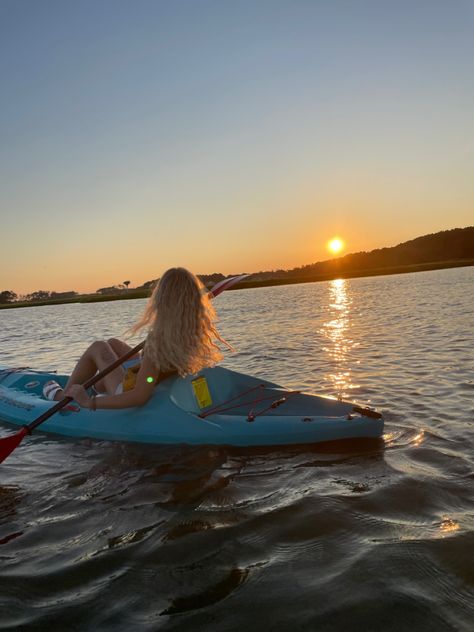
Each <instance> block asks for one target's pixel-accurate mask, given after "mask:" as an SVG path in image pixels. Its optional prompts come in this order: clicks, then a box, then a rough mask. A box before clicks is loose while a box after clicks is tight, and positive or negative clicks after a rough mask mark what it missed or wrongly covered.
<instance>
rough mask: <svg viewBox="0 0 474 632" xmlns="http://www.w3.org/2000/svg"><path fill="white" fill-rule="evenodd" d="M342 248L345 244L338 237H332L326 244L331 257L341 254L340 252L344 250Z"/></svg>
mask: <svg viewBox="0 0 474 632" xmlns="http://www.w3.org/2000/svg"><path fill="white" fill-rule="evenodd" d="M344 246H345V244H344V242H343V240H342V239H340V238H339V237H334V238H333V239H330V240H329V241H328V243H327V248H328V250H329V252H331V253H332V254H333V255H337V254H339V253H340V252H342V250H344Z"/></svg>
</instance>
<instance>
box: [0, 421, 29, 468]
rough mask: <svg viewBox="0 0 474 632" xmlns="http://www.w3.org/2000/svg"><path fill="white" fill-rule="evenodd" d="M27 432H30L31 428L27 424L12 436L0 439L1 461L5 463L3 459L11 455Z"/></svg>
mask: <svg viewBox="0 0 474 632" xmlns="http://www.w3.org/2000/svg"><path fill="white" fill-rule="evenodd" d="M27 434H29V430H28V428H27V427H26V426H23V428H22V429H21V430H19V431H18V432H16V433H15V434H13V435H11V436H10V437H5V439H0V463H3V461H4V460H5V459H6V458H7V457H8V456H10V454H11V453H12V452H13V450H14V449H15V448H16V447H17V446H18V445H19V444H20V443H21V442H22V440H23V437H25V436H26V435H27Z"/></svg>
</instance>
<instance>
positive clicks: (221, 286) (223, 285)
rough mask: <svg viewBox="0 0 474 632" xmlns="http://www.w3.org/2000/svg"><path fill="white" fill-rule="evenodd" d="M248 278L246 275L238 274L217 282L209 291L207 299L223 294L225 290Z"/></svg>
mask: <svg viewBox="0 0 474 632" xmlns="http://www.w3.org/2000/svg"><path fill="white" fill-rule="evenodd" d="M248 276H249V275H248V274H239V275H238V276H234V277H229V278H228V279H224V280H223V281H219V283H216V284H215V285H214V287H213V288H212V290H209V298H215V297H216V296H217V295H218V294H220V293H221V292H224V291H225V290H228V289H229V288H231V287H232V286H233V285H235V284H236V283H240V281H243V280H244V279H246V278H247V277H248Z"/></svg>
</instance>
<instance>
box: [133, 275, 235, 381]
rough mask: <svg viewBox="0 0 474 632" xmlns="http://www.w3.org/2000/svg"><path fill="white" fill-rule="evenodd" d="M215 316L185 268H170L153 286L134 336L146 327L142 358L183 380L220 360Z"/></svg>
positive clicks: (201, 288) (204, 294)
mask: <svg viewBox="0 0 474 632" xmlns="http://www.w3.org/2000/svg"><path fill="white" fill-rule="evenodd" d="M216 320H217V316H216V312H215V310H214V307H213V306H212V304H211V301H210V299H209V298H208V296H207V291H206V289H205V288H204V286H203V284H202V283H201V281H200V280H199V279H198V278H197V277H196V276H195V275H194V274H192V273H191V272H189V271H188V270H186V269H185V268H170V269H169V270H167V271H166V272H165V273H164V274H163V276H162V277H161V279H160V281H159V282H158V283H157V285H156V286H155V288H154V290H153V293H152V295H151V296H150V299H149V301H148V305H147V307H146V309H145V312H144V314H143V316H142V318H141V319H140V320H139V321H138V322H137V324H136V325H135V326H134V327H132V329H131V332H132V333H136V332H138V331H139V330H140V329H142V328H144V327H148V336H147V339H146V344H145V355H146V356H147V357H148V358H149V359H150V360H151V362H152V363H153V364H154V365H155V366H156V368H157V369H158V370H159V371H164V372H165V371H177V372H178V373H179V375H181V376H183V377H184V376H185V375H189V374H193V373H197V372H198V371H200V370H201V369H203V368H204V367H208V366H213V365H215V364H216V363H217V362H219V360H221V359H222V353H221V351H220V349H219V347H218V346H217V344H216V341H220V342H222V343H224V344H225V345H227V346H228V347H229V348H230V349H232V347H231V346H230V345H229V344H228V343H227V342H226V341H225V340H224V339H223V338H221V336H220V334H219V332H218V331H217V329H216V327H215V324H214V323H215V321H216Z"/></svg>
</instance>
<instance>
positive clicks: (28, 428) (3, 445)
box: [0, 274, 248, 463]
mask: <svg viewBox="0 0 474 632" xmlns="http://www.w3.org/2000/svg"><path fill="white" fill-rule="evenodd" d="M247 276H248V274H241V275H239V276H235V277H229V278H228V279H224V280H223V281H219V283H216V284H215V285H214V287H213V288H212V290H210V291H209V293H208V296H209V298H215V297H216V296H218V295H219V294H220V293H221V292H224V291H225V290H228V289H229V288H231V287H232V286H234V285H235V284H236V283H239V282H240V281H242V280H243V279H245V277H247ZM144 345H145V341H143V342H140V344H138V345H137V346H136V347H134V348H133V349H130V351H127V353H125V354H124V355H123V356H122V357H120V358H118V359H117V360H115V362H112V364H110V365H109V366H108V367H106V368H105V369H102V371H99V373H96V374H95V375H94V376H93V377H91V378H90V379H88V380H87V382H85V383H84V384H83V386H84V388H85V389H88V388H90V387H91V386H93V385H94V384H96V383H97V382H98V381H99V380H101V379H102V378H103V377H105V376H106V375H107V374H108V373H110V372H111V371H113V370H114V369H116V368H117V367H119V366H120V365H121V364H123V363H124V362H126V361H127V360H128V359H129V358H131V357H132V356H134V355H135V354H136V353H138V352H139V351H141V350H142V349H143V347H144ZM72 401H73V398H72V397H69V396H67V397H63V399H61V400H60V401H59V402H57V403H56V405H55V406H53V407H52V408H50V409H49V410H47V411H46V412H44V413H43V414H42V415H40V416H39V417H38V418H37V419H35V420H34V421H32V422H31V423H29V424H28V425H25V426H23V427H22V428H21V429H20V430H19V431H18V432H16V433H15V434H13V435H11V436H10V437H5V438H4V439H0V463H3V461H4V460H5V459H6V458H7V457H8V456H9V455H10V454H11V453H12V452H13V451H14V450H15V448H17V446H18V445H19V444H20V443H21V441H22V440H23V438H24V437H26V435H29V434H31V432H32V431H33V430H34V429H35V428H36V427H37V426H39V425H40V424H42V423H43V422H44V421H46V420H47V419H49V418H50V417H52V416H53V415H54V414H55V413H57V412H58V410H61V409H62V408H64V407H65V406H67V405H68V404H69V403H70V402H72Z"/></svg>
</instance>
